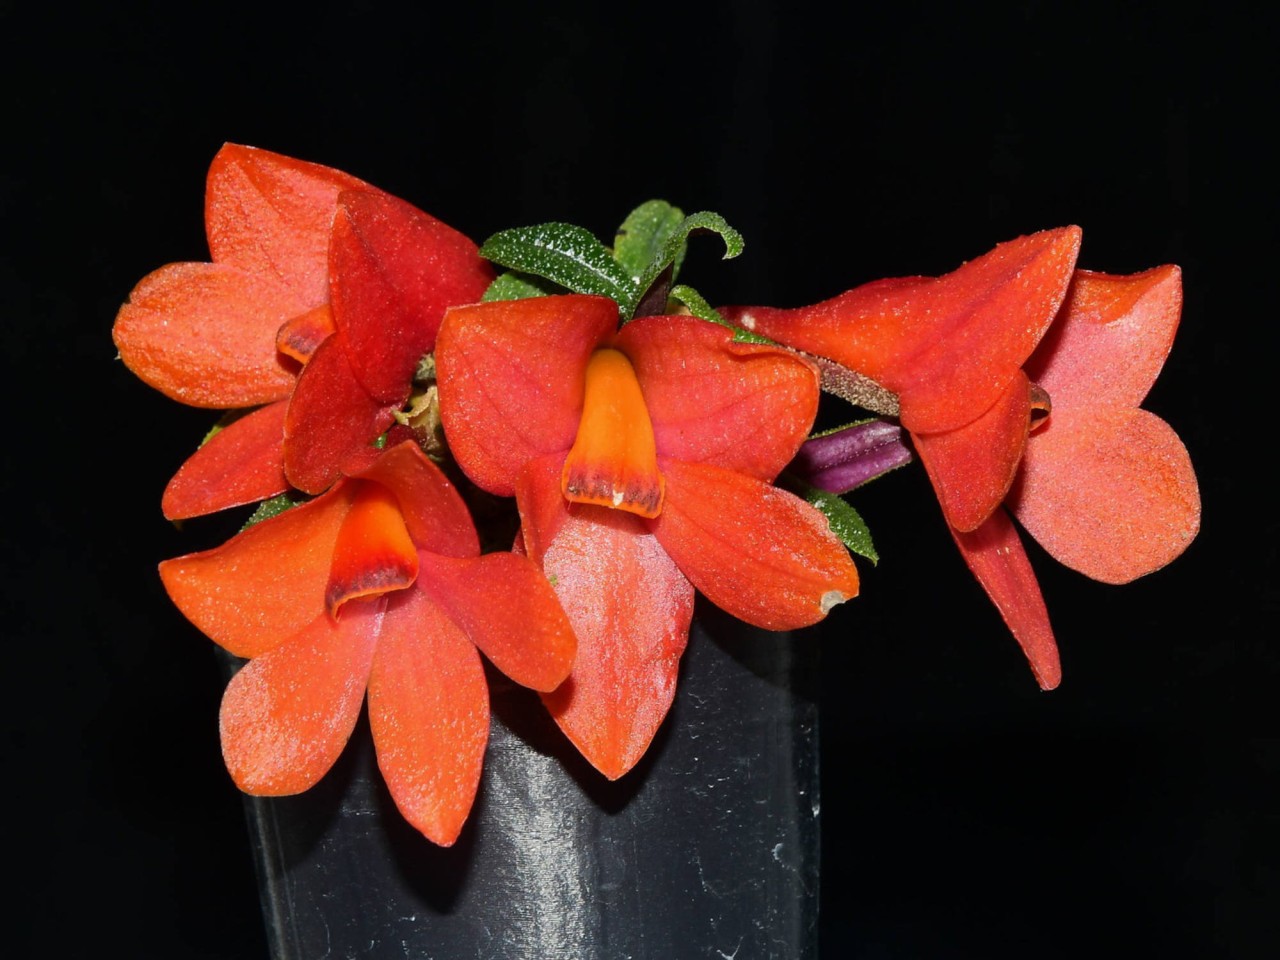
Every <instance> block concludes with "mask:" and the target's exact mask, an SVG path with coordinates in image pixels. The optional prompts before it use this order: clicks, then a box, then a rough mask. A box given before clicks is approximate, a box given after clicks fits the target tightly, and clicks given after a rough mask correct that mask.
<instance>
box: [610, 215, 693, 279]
mask: <svg viewBox="0 0 1280 960" xmlns="http://www.w3.org/2000/svg"><path fill="white" fill-rule="evenodd" d="M683 220H684V211H683V210H681V209H680V208H679V207H673V206H672V205H671V204H669V203H667V201H665V200H649V201H647V202H646V203H642V204H640V206H638V207H636V208H635V209H634V210H632V211H631V212H630V213H629V214H627V219H626V220H624V221H623V222H622V226H620V227H619V228H618V233H617V235H616V236H615V237H614V238H613V256H614V259H615V260H617V261H618V263H620V264H621V265H622V268H623V269H624V270H626V271H627V273H628V274H630V276H631V279H632V280H635V281H639V279H640V278H641V277H642V276H644V274H645V271H646V270H648V268H649V264H651V263H653V262H654V261H655V260H657V259H658V257H659V256H661V254H662V251H663V248H664V247H665V246H666V243H667V240H668V239H670V237H671V235H672V234H674V233H675V232H676V230H677V229H678V228H679V227H680V223H681V222H682V221H683Z"/></svg>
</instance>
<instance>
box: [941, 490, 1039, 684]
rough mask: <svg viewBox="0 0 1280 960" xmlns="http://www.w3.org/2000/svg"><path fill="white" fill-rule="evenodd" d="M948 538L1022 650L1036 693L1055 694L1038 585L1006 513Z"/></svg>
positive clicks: (994, 516) (997, 512)
mask: <svg viewBox="0 0 1280 960" xmlns="http://www.w3.org/2000/svg"><path fill="white" fill-rule="evenodd" d="M951 535H952V536H953V537H954V538H955V541H956V546H958V547H959V548H960V555H961V556H962V557H964V562H965V563H967V564H968V565H969V569H970V570H972V571H973V574H974V576H975V577H977V578H978V582H979V583H980V584H982V588H983V589H984V590H985V591H986V592H987V596H989V597H990V598H991V600H992V602H993V603H994V604H995V605H996V609H997V610H999V611H1000V616H1001V617H1003V618H1004V622H1005V624H1006V625H1007V626H1008V627H1009V632H1010V633H1012V634H1013V637H1014V639H1015V640H1017V641H1018V645H1019V646H1020V647H1022V652H1023V653H1024V654H1026V657H1027V662H1028V663H1029V664H1030V665H1031V672H1032V673H1033V674H1034V675H1035V678H1036V682H1037V683H1039V684H1040V689H1042V690H1052V689H1054V688H1055V687H1056V686H1058V684H1059V683H1061V682H1062V665H1061V663H1060V662H1059V660H1058V644H1057V641H1056V640H1054V638H1053V628H1052V627H1051V626H1050V625H1049V611H1048V610H1047V609H1045V605H1044V597H1043V596H1042V595H1041V593H1040V583H1039V581H1037V580H1036V575H1035V571H1033V570H1032V569H1031V561H1030V560H1028V559H1027V552H1026V550H1024V549H1023V547H1022V541H1021V539H1019V537H1018V531H1017V530H1016V529H1015V528H1014V526H1013V522H1012V521H1011V520H1010V519H1009V515H1008V513H1006V512H1005V511H1004V509H1003V508H1002V509H1000V510H997V511H996V512H995V513H993V514H992V515H991V516H990V517H989V518H988V519H987V521H986V522H985V523H983V524H982V526H980V527H978V529H977V530H973V531H971V532H969V533H960V532H959V531H957V530H952V531H951Z"/></svg>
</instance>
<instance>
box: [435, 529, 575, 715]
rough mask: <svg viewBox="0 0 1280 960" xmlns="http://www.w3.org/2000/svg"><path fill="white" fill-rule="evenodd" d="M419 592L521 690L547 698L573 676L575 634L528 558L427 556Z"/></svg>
mask: <svg viewBox="0 0 1280 960" xmlns="http://www.w3.org/2000/svg"><path fill="white" fill-rule="evenodd" d="M420 587H421V589H422V590H423V591H424V592H425V593H427V594H428V595H429V596H431V597H432V599H433V600H434V601H435V602H436V603H437V604H439V606H440V607H441V608H442V609H444V610H446V611H448V613H449V616H450V618H451V619H452V620H453V622H454V623H456V624H458V626H459V627H460V628H461V629H462V631H463V632H464V633H465V634H466V635H467V636H468V637H469V638H470V639H471V642H472V643H474V644H475V645H476V646H477V647H479V648H480V650H481V651H483V653H484V655H485V656H486V657H488V658H489V660H491V661H492V662H493V665H494V666H495V667H497V668H498V669H499V670H501V671H502V672H503V673H504V674H506V675H507V676H508V677H510V678H511V679H512V680H514V681H516V683H519V684H520V685H521V686H525V687H529V688H530V689H533V690H541V691H544V692H546V691H550V690H554V689H555V688H556V687H558V686H559V685H560V684H561V683H562V682H563V681H564V678H565V677H567V676H568V675H569V669H570V668H571V667H572V666H573V659H574V654H575V653H576V651H577V643H576V640H575V638H574V634H573V628H572V627H571V626H570V625H569V622H568V621H567V620H566V619H565V615H564V611H563V610H562V609H561V608H560V604H559V602H558V601H557V600H556V596H555V594H554V593H553V592H552V589H551V585H550V584H549V583H548V582H547V578H546V577H544V576H543V575H542V573H541V571H539V569H538V568H537V566H535V565H534V564H533V563H532V562H531V561H530V560H528V559H527V558H525V557H521V556H516V555H515V554H513V553H490V554H486V555H485V556H483V557H465V558H460V559H456V558H451V557H442V556H439V555H437V554H427V553H424V554H423V555H422V582H421V584H420Z"/></svg>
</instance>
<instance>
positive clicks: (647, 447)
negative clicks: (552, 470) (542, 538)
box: [560, 348, 666, 519]
mask: <svg viewBox="0 0 1280 960" xmlns="http://www.w3.org/2000/svg"><path fill="white" fill-rule="evenodd" d="M665 488H666V484H665V481H664V480H663V478H662V474H661V473H660V472H659V471H658V456H657V448H656V446H655V444H654V439H653V423H652V422H651V421H650V420H649V410H648V408H647V407H646V406H645V404H644V394H643V393H642V392H641V390H640V381H639V380H637V379H636V371H635V369H634V368H633V367H632V366H631V361H630V360H628V359H627V358H626V356H624V355H623V354H622V353H621V352H620V351H618V350H614V349H611V348H604V349H601V350H597V351H596V352H595V353H593V354H592V355H591V360H590V361H589V362H588V363H587V376H586V387H585V390H584V393H583V401H582V419H581V420H580V421H579V423H578V436H577V438H576V439H575V440H574V441H573V447H572V449H570V451H569V456H568V457H567V458H566V460H565V462H564V470H563V471H562V472H561V474H560V489H561V490H562V491H563V492H564V497H565V499H566V500H568V501H570V502H571V503H591V504H596V505H597V506H602V507H612V508H613V509H615V510H626V511H627V512H628V513H634V514H638V515H639V516H642V517H648V518H650V519H652V518H653V517H656V516H658V514H660V513H661V512H662V498H663V494H664V491H665Z"/></svg>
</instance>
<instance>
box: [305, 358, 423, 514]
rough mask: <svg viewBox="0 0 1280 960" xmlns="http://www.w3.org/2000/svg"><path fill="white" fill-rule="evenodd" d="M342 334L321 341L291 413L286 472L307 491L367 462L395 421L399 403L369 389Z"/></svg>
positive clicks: (319, 489)
mask: <svg viewBox="0 0 1280 960" xmlns="http://www.w3.org/2000/svg"><path fill="white" fill-rule="evenodd" d="M342 339H343V338H342V335H341V334H340V333H337V334H334V335H333V336H331V337H330V338H329V339H328V340H326V341H324V343H322V344H320V346H319V348H318V349H317V350H316V352H315V355H314V356H312V358H311V360H310V361H309V362H308V363H307V368H306V375H305V376H303V377H301V378H299V380H298V385H297V387H296V388H295V389H294V391H293V396H292V398H291V399H290V400H289V409H288V411H287V412H286V415H285V423H284V471H285V476H287V477H288V478H289V482H290V483H292V484H293V485H294V486H295V487H297V488H298V489H299V490H303V491H305V492H307V493H321V492H322V491H324V490H326V489H327V488H328V487H329V486H330V485H331V484H332V483H333V482H334V481H336V480H337V479H338V478H339V477H340V476H342V474H343V473H344V472H351V473H354V472H357V471H359V470H361V469H363V468H364V467H365V466H367V465H368V463H369V462H371V461H372V459H373V457H374V455H375V454H374V451H373V442H374V440H375V439H377V437H378V434H380V433H382V431H384V430H386V429H387V427H389V426H390V425H391V424H392V423H393V422H394V419H395V418H394V413H395V410H396V409H397V408H398V406H399V405H398V404H384V403H379V402H378V401H377V400H375V399H374V398H373V397H371V396H369V394H368V393H366V392H365V389H364V387H362V386H361V385H360V381H359V380H357V379H356V376H355V373H354V372H353V371H352V369H351V364H350V362H349V361H348V359H347V351H346V348H345V346H344V344H343V342H342Z"/></svg>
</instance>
